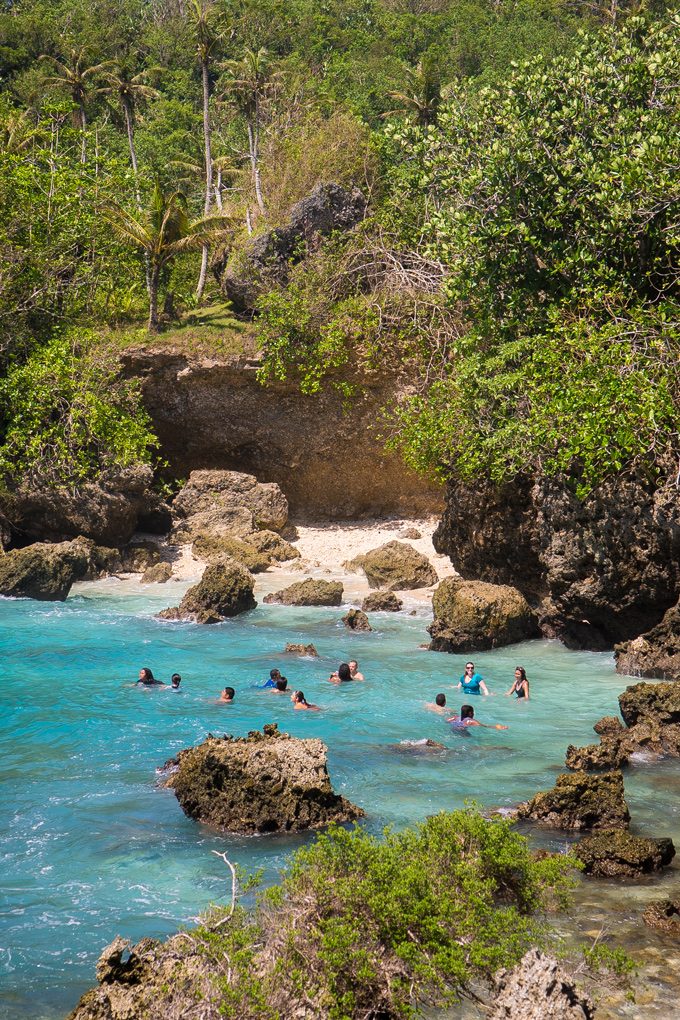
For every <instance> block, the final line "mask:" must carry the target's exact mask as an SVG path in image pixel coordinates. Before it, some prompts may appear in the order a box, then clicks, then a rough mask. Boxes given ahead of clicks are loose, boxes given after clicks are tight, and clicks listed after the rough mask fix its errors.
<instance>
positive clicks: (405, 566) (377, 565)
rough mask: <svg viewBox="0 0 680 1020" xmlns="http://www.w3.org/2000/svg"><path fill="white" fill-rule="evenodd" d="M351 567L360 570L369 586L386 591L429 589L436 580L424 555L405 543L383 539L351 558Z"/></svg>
mask: <svg viewBox="0 0 680 1020" xmlns="http://www.w3.org/2000/svg"><path fill="white" fill-rule="evenodd" d="M352 565H353V566H354V567H355V569H361V570H363V572H364V573H365V575H366V579H367V581H368V583H369V585H370V587H371V588H385V589H387V590H388V591H402V590H404V589H407V590H410V589H412V588H429V587H430V585H433V584H436V583H437V580H438V578H437V571H436V570H435V569H434V567H433V566H432V564H431V563H430V561H429V560H428V558H427V556H423V554H422V553H420V552H418V550H417V549H414V548H413V546H412V545H409V544H408V543H407V542H386V543H385V545H381V546H379V547H378V548H377V549H371V551H370V552H367V553H365V554H364V555H363V556H357V557H356V559H354V560H352Z"/></svg>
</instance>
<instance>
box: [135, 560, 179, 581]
mask: <svg viewBox="0 0 680 1020" xmlns="http://www.w3.org/2000/svg"><path fill="white" fill-rule="evenodd" d="M171 577H172V564H170V563H155V564H154V565H153V566H152V567H147V568H146V570H145V571H144V573H143V574H142V576H141V578H140V584H163V583H164V582H165V581H169V580H170V578H171Z"/></svg>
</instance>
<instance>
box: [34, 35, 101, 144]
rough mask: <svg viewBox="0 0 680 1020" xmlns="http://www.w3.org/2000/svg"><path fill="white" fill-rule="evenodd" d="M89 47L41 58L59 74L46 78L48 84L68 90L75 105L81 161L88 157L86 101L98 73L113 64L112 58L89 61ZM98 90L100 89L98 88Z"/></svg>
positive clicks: (45, 55)
mask: <svg viewBox="0 0 680 1020" xmlns="http://www.w3.org/2000/svg"><path fill="white" fill-rule="evenodd" d="M87 52H88V51H87V47H85V46H83V47H81V49H79V50H75V49H73V50H71V52H70V53H69V55H68V57H66V58H65V59H64V60H59V58H58V57H53V56H50V55H49V54H46V53H44V54H43V55H42V56H41V57H40V60H49V61H51V63H52V64H53V65H54V67H55V69H56V71H57V74H54V75H51V76H49V77H48V78H46V79H45V84H46V85H51V86H52V87H53V88H58V89H61V90H63V91H65V92H68V93H69V94H70V96H71V99H72V100H73V104H74V106H75V108H76V109H75V121H76V126H77V127H79V128H80V132H81V143H80V162H81V163H84V162H85V158H86V150H85V129H86V128H87V116H86V112H85V106H86V102H87V100H88V98H89V96H90V92H91V89H92V84H93V81H94V80H95V79H96V78H97V76H98V75H100V74H102V73H103V72H104V71H107V70H108V69H109V68H110V67H111V66H112V65H113V61H112V60H103V61H102V62H101V63H99V64H88V63H87ZM97 91H98V90H97Z"/></svg>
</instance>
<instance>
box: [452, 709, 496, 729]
mask: <svg viewBox="0 0 680 1020" xmlns="http://www.w3.org/2000/svg"><path fill="white" fill-rule="evenodd" d="M446 721H447V723H451V729H454V730H465V729H467V728H468V727H469V726H483V727H484V728H485V729H487V730H507V728H508V727H507V726H503V725H502V724H501V723H483V722H478V721H477V719H475V710H474V708H473V707H472V705H462V706H461V709H460V718H459V717H458V716H457V715H454V716H451V718H450V719H447V720H446Z"/></svg>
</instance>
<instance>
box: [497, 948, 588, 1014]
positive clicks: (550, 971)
mask: <svg viewBox="0 0 680 1020" xmlns="http://www.w3.org/2000/svg"><path fill="white" fill-rule="evenodd" d="M594 1016H595V1006H594V1005H593V1003H592V1002H591V1000H590V999H589V997H588V996H587V995H586V994H585V993H584V992H581V991H580V990H579V989H578V988H577V986H576V982H575V981H574V978H573V977H571V976H570V975H569V974H567V973H566V972H565V971H564V970H563V969H562V967H561V966H560V964H559V963H558V962H557V960H555V959H554V957H552V956H546V955H545V954H544V953H541V952H540V950H538V949H530V950H529V951H528V952H527V953H525V954H524V956H523V957H522V959H521V960H520V962H519V963H518V964H517V966H516V967H513V969H512V970H511V971H507V970H502V971H499V973H498V974H497V975H496V995H495V998H494V1001H493V1004H492V1006H491V1008H490V1010H489V1012H488V1014H487V1017H488V1020H592V1018H593V1017H594Z"/></svg>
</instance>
